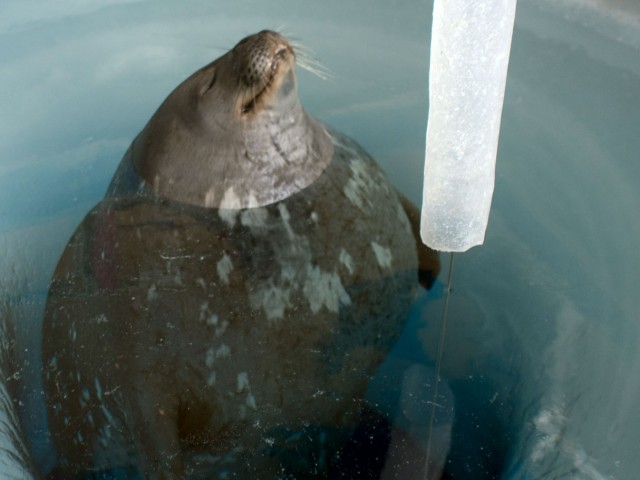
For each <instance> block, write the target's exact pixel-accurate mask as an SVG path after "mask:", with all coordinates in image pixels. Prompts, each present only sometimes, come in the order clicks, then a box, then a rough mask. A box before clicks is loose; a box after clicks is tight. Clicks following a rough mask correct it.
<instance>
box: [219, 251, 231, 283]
mask: <svg viewBox="0 0 640 480" xmlns="http://www.w3.org/2000/svg"><path fill="white" fill-rule="evenodd" d="M217 268H218V277H220V280H221V281H222V283H224V284H225V285H229V273H230V272H231V270H233V264H232V263H231V259H230V258H229V255H227V254H226V252H225V254H224V255H223V256H222V258H221V259H220V261H219V262H218V265H217Z"/></svg>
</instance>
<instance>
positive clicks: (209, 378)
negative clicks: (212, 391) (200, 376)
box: [207, 372, 217, 387]
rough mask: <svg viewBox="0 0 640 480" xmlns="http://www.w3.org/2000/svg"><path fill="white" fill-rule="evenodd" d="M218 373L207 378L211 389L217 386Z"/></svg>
mask: <svg viewBox="0 0 640 480" xmlns="http://www.w3.org/2000/svg"><path fill="white" fill-rule="evenodd" d="M216 377H217V376H216V372H211V373H210V374H209V377H208V378H207V385H209V386H210V387H212V386H213V385H215V384H216V379H217V378H216Z"/></svg>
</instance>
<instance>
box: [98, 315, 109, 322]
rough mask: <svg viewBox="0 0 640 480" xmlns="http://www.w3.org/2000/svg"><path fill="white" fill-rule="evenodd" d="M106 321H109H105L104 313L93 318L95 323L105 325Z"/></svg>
mask: <svg viewBox="0 0 640 480" xmlns="http://www.w3.org/2000/svg"><path fill="white" fill-rule="evenodd" d="M108 321H109V319H107V316H106V315H105V314H104V313H101V314H100V315H98V316H97V317H96V318H95V322H96V323H107V322H108Z"/></svg>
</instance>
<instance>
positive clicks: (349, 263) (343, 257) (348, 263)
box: [338, 248, 353, 274]
mask: <svg viewBox="0 0 640 480" xmlns="http://www.w3.org/2000/svg"><path fill="white" fill-rule="evenodd" d="M338 258H339V260H340V263H342V264H343V265H344V266H345V267H347V270H349V273H350V274H353V258H351V255H349V252H347V251H346V250H345V249H344V248H343V249H342V250H340V256H339V257H338Z"/></svg>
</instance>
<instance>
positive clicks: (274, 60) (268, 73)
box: [233, 30, 295, 114]
mask: <svg viewBox="0 0 640 480" xmlns="http://www.w3.org/2000/svg"><path fill="white" fill-rule="evenodd" d="M233 56H234V60H235V68H236V73H237V75H238V80H239V82H240V84H241V85H242V87H244V92H243V96H242V102H241V112H242V114H248V113H251V112H253V111H255V110H256V107H258V106H260V105H261V104H266V103H268V102H269V100H270V98H271V97H272V95H270V94H272V93H274V92H276V91H277V90H278V88H279V86H280V84H281V83H282V79H283V78H284V77H285V76H286V74H287V73H288V72H289V71H292V70H293V68H294V66H295V53H294V50H293V48H292V47H291V44H290V43H289V42H288V41H287V40H286V39H285V38H284V37H283V36H281V35H280V34H278V33H276V32H272V31H270V30H263V31H261V32H259V33H256V34H255V35H251V36H249V37H246V38H244V39H243V40H241V41H240V42H239V43H238V44H237V45H236V46H235V47H234V48H233Z"/></svg>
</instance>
